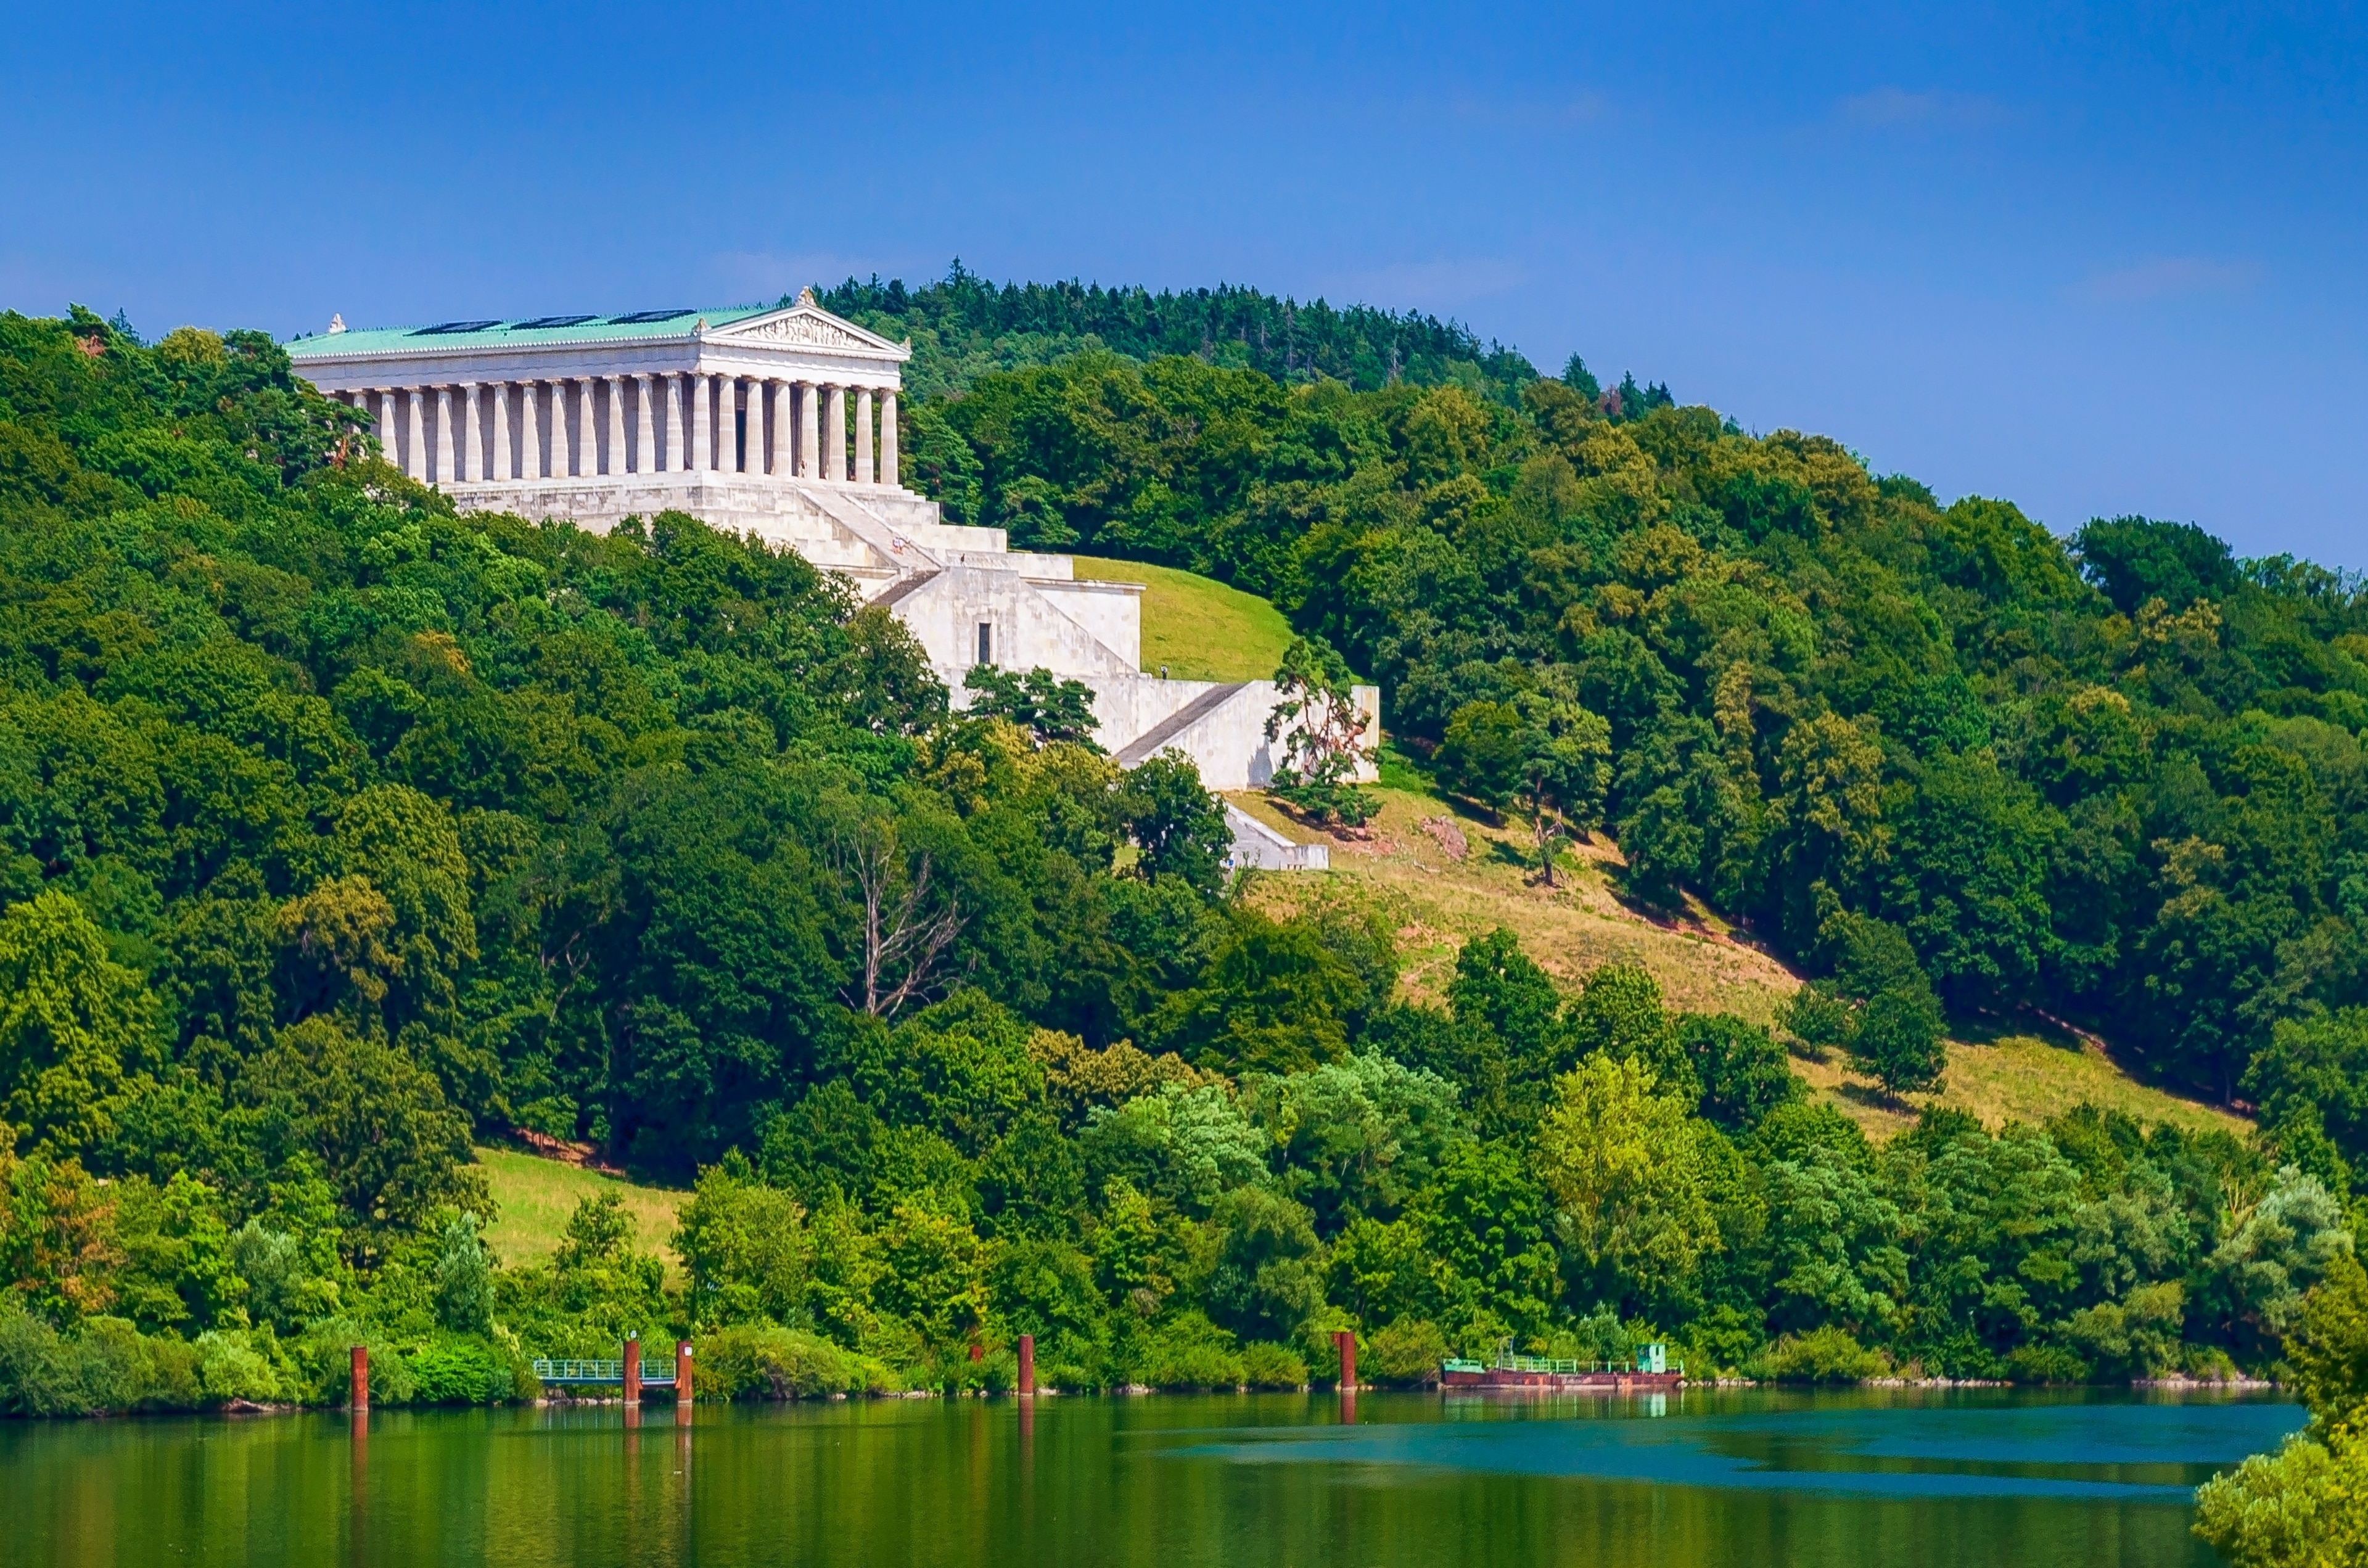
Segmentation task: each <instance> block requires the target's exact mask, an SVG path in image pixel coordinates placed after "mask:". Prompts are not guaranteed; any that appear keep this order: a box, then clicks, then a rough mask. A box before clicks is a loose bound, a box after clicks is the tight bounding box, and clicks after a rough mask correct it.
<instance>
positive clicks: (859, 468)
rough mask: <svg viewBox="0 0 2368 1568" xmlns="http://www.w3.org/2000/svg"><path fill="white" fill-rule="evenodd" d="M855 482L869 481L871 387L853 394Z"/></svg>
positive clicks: (867, 482) (866, 482)
mask: <svg viewBox="0 0 2368 1568" xmlns="http://www.w3.org/2000/svg"><path fill="white" fill-rule="evenodd" d="M855 483H858V484H869V483H871V388H870V387H864V388H862V389H861V390H860V391H858V392H856V394H855Z"/></svg>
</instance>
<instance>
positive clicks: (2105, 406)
mask: <svg viewBox="0 0 2368 1568" xmlns="http://www.w3.org/2000/svg"><path fill="white" fill-rule="evenodd" d="M7 40H8V43H7V48H6V50H5V51H0V215H5V216H0V305H6V306H12V307H14V308H16V309H18V310H23V311H28V312H40V313H55V312H59V311H60V310H62V309H63V306H64V305H65V303H66V302H67V301H69V300H73V301H82V302H85V303H87V304H90V305H92V306H93V307H95V308H97V309H98V310H100V311H102V312H113V311H114V310H116V309H117V308H119V307H120V308H122V309H124V310H126V311H128V312H130V313H131V318H132V320H133V321H134V322H135V323H136V324H138V325H139V326H140V327H141V328H142V330H143V331H146V332H149V333H151V334H153V333H155V332H158V331H161V330H163V329H165V328H167V327H170V326H173V325H175V324H180V323H183V322H196V323H199V324H207V325H213V326H232V325H242V324H244V325H257V326H264V327H268V328H269V329H271V330H272V331H274V332H277V333H279V334H282V335H286V334H289V333H292V332H295V331H298V330H317V329H318V328H319V327H320V326H322V325H323V324H325V323H326V322H327V320H328V317H329V313H330V312H332V311H338V312H343V313H344V315H345V317H346V319H347V321H348V322H350V323H354V324H382V323H393V322H410V321H422V320H436V319H443V318H448V317H452V316H465V315H477V314H484V315H489V316H490V315H512V314H522V313H527V312H556V311H567V310H625V309H632V308H644V307H651V306H658V305H673V304H677V303H683V302H692V301H696V302H720V301H731V300H740V299H749V298H755V297H762V296H770V295H774V294H778V293H780V292H781V291H783V290H788V289H792V288H795V287H796V286H798V285H800V284H803V283H804V282H807V281H810V280H813V279H815V278H839V277H843V276H844V275H846V274H847V273H848V272H850V271H852V272H858V273H867V274H868V273H870V272H872V271H875V270H876V271H878V272H880V273H881V274H882V275H883V276H898V275H901V276H903V277H905V278H908V279H919V278H928V277H932V276H935V275H937V274H938V273H939V272H941V271H942V270H943V268H944V266H945V264H946V262H947V260H948V259H949V258H950V257H952V256H957V255H959V256H961V257H962V260H963V261H964V263H965V264H967V265H968V266H970V267H972V268H973V269H974V270H976V271H979V272H982V273H984V274H985V275H986V276H988V277H990V278H1054V277H1076V278H1083V279H1086V280H1088V281H1092V280H1099V281H1102V282H1109V283H1121V282H1123V283H1134V282H1142V283H1147V284H1150V285H1152V286H1154V287H1157V286H1161V285H1172V286H1176V287H1190V286H1193V285H1198V284H1204V283H1214V282H1217V281H1221V280H1224V281H1234V282H1243V283H1251V284H1255V285H1257V286H1258V287H1261V288H1264V289H1268V290H1275V291H1278V292H1283V291H1287V292H1291V293H1293V294H1296V295H1299V296H1300V297H1302V298H1306V297H1309V296H1312V295H1316V294H1322V295H1324V296H1325V297H1326V298H1328V299H1330V300H1332V301H1336V302H1342V301H1368V302H1371V303H1373V304H1379V305H1388V306H1393V307H1399V308H1404V307H1408V306H1413V307H1419V308H1422V309H1424V310H1429V311H1434V312H1440V313H1442V314H1451V315H1453V316H1456V317H1458V318H1461V319H1462V320H1463V321H1465V322H1466V323H1468V324H1471V325H1472V326H1473V327H1474V329H1476V330H1477V331H1478V332H1480V333H1481V334H1482V335H1484V336H1495V337H1498V338H1501V339H1503V340H1505V341H1506V342H1508V343H1509V344H1512V345H1514V346H1516V347H1520V349H1522V350H1523V351H1524V352H1526V353H1527V354H1528V355H1529V356H1530V358H1531V359H1532V360H1533V361H1535V362H1536V363H1537V364H1538V365H1539V366H1540V367H1541V368H1542V369H1546V370H1548V371H1552V370H1554V369H1558V368H1559V367H1560V365H1561V363H1562V360H1563V358H1564V357H1565V355H1567V354H1568V353H1569V352H1571V351H1572V350H1573V349H1577V350H1579V351H1580V352H1582V353H1584V354H1585V355H1586V356H1587V358H1588V363H1589V364H1590V365H1591V366H1593V367H1594V368H1596V369H1598V370H1599V371H1600V372H1605V373H1608V374H1609V375H1610V376H1613V377H1616V376H1617V375H1618V374H1619V373H1620V372H1621V371H1622V370H1623V369H1633V370H1634V371H1635V372H1636V373H1637V375H1638V376H1639V377H1640V378H1642V379H1647V380H1658V381H1667V382H1668V384H1669V385H1670V387H1671V389H1672V390H1673V391H1675V392H1676V393H1677V394H1678V396H1679V398H1680V399H1681V400H1684V401H1687V402H1705V403H1712V404H1713V405H1715V406H1716V407H1718V408H1719V409H1721V410H1722V411H1724V412H1725V413H1727V414H1730V415H1733V416H1734V417H1735V418H1736V419H1738V420H1740V421H1741V422H1743V423H1744V424H1745V425H1746V426H1750V427H1753V428H1757V429H1762V430H1767V429H1773V428H1777V427H1779V426H1794V427H1798V428H1804V429H1809V430H1816V431H1823V432H1826V433H1827V434H1830V435H1832V436H1835V437H1838V438H1839V439H1841V440H1843V441H1845V442H1847V443H1848V444H1850V446H1851V447H1853V448H1855V449H1858V450H1860V451H1861V452H1863V453H1864V454H1865V455H1866V456H1867V458H1868V459H1869V460H1870V461H1872V462H1873V464H1874V466H1875V467H1876V469H1877V470H1878V471H1881V472H1894V471H1896V472H1907V473H1912V474H1915V475H1917V476H1918V477H1919V478H1922V479H1924V480H1925V481H1927V482H1928V483H1930V484H1932V485H1933V486H1934V488H1935V489H1937V490H1939V491H1940V492H1941V494H1943V496H1954V495H1958V494H1966V493H1969V492H1972V493H1979V494H1995V495H2004V496H2008V497H2010V498H2012V499H2014V500H2016V501H2019V502H2020V503H2021V504H2022V505H2023V506H2024V507H2025V508H2026V509H2028V510H2029V511H2030V512H2032V515H2034V516H2036V517H2039V518H2041V519H2042V520H2043V521H2044V522H2046V523H2048V524H2049V525H2051V526H2052V527H2055V528H2058V529H2068V528H2074V527H2077V526H2078V524H2079V523H2080V522H2081V521H2082V520H2084V519H2085V518H2087V517H2089V516H2091V515H2095V514H2112V513H2120V512H2145V513H2147V514H2150V515H2153V516H2157V517H2176V518H2182V519H2192V520H2194V521H2197V522H2200V523H2202V524H2203V525H2204V526H2205V527H2207V528H2212V529H2213V530H2214V531H2215V532H2218V533H2220V534H2222V535H2223V536H2224V537H2226V538H2227V539H2229V540H2231V541H2232V542H2234V543H2235V544H2236V546H2237V549H2238V550H2239V551H2240V552H2243V553H2269V552H2272V551H2294V552H2295V553H2297V554H2303V555H2307V556H2311V557H2314V558H2316V559H2318V560H2322V561H2326V562H2330V563H2334V564H2340V565H2346V566H2351V567H2368V462H2363V460H2362V453H2363V449H2368V330H2363V329H2368V301H2363V297H2362V296H2363V283H2368V266H2363V259H2362V242H2363V240H2368V158H2363V153H2368V134H2363V131H2368V104H2363V91H2362V84H2363V79H2364V78H2368V13H2363V11H2362V9H2361V8H2360V7H2358V6H2351V7H2327V8H2323V9H2313V8H2309V7H2301V6H2267V5H2256V6H2223V7H2214V8H2203V7H2194V6H2160V7H2153V8H2148V9H2145V10H2133V9H2129V8H2123V7H2089V8H2083V7H2078V6H2060V5H2059V6H1964V7H1953V8H1941V7H1933V6H1921V7H1895V8H1889V9H1886V10H1883V11H1878V10H1875V9H1873V8H1868V9H1866V10H1862V11H1861V10H1853V9H1847V8H1843V7H1839V6H1816V5H1799V4H1782V3H1777V4H1769V5H1760V6H1734V7H1722V6H1708V5H1698V6H1687V7H1682V8H1672V9H1670V10H1668V11H1666V12H1654V11H1651V10H1648V9H1645V8H1640V7H1627V8H1620V7H1612V6H1559V7H1547V6H1521V5H1502V6H1493V7H1477V6H1472V7H1453V6H1419V7H1417V6H1394V5H1381V4H1376V5H1365V6H1343V7H1340V8H1338V9H1333V10H1322V9H1315V8H1308V9H1302V10H1298V11H1293V12H1284V11H1280V10H1271V11H1270V10H1266V9H1254V8H1235V7H1232V6H1224V5H1213V4H1199V5H1190V6H1166V5H1156V4H1155V5H1138V6H1131V7H1126V8H1123V9H1121V8H1116V7H1113V8H1111V9H1110V10H1109V11H1106V12H1104V11H1090V10H1085V9H1061V8H1055V7H1050V6H1047V7H1042V8H1037V9H1034V10H1030V11H1025V12H1021V11H1002V10H998V9H996V8H994V7H980V6H936V5H931V4H907V5H903V6H891V5H876V6H799V7H772V8H768V7H767V6H761V5H757V4H745V3H744V4H739V5H733V4H722V5H712V6H700V7H698V8H696V9H687V8H676V7H672V6H666V5H664V4H642V5H634V6H622V5H614V4H609V3H607V0H594V3H588V4H577V5H571V6H550V5H543V4H536V3H531V0H518V3H513V4H509V5H506V6H484V7H471V8H462V7H453V6H429V5H412V6H372V5H346V6H318V5H313V6H301V7H300V6H242V5H234V4H222V5H216V6H204V7H198V6H173V7H164V6H156V7H147V6H125V5H118V4H113V3H110V0H83V3H81V4H77V5H63V4H55V3H52V4H49V5H46V6H35V5H32V4H28V0H16V3H15V4H13V5H11V6H10V7H9V12H8V17H7Z"/></svg>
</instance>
